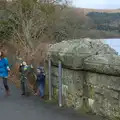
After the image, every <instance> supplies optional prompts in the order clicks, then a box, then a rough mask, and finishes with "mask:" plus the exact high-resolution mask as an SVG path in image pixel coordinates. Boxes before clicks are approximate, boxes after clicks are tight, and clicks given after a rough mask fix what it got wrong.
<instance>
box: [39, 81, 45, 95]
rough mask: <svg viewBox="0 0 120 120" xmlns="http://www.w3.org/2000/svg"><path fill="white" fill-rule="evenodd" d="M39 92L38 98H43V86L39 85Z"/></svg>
mask: <svg viewBox="0 0 120 120" xmlns="http://www.w3.org/2000/svg"><path fill="white" fill-rule="evenodd" d="M38 89H39V92H40V97H43V96H44V90H45V84H44V83H43V84H40V85H39V88H38Z"/></svg>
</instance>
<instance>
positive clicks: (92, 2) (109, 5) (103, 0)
mask: <svg viewBox="0 0 120 120" xmlns="http://www.w3.org/2000/svg"><path fill="white" fill-rule="evenodd" d="M72 2H73V5H74V6H76V7H82V8H95V9H96V8H97V9H118V8H120V0H72Z"/></svg>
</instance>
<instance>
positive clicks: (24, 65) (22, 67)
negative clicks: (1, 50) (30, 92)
mask: <svg viewBox="0 0 120 120" xmlns="http://www.w3.org/2000/svg"><path fill="white" fill-rule="evenodd" d="M27 71H28V65H27V63H26V62H23V63H22V64H21V65H20V67H19V72H20V73H21V75H20V80H21V89H22V94H21V95H25V93H26V81H27Z"/></svg>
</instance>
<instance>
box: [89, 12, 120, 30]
mask: <svg viewBox="0 0 120 120" xmlns="http://www.w3.org/2000/svg"><path fill="white" fill-rule="evenodd" d="M87 16H89V17H90V18H91V19H92V20H93V22H94V23H95V24H96V25H97V26H96V29H97V30H105V31H119V22H118V21H120V13H105V12H102V13H100V12H90V13H88V14H87Z"/></svg>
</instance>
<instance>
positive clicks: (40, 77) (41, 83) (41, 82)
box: [35, 67, 45, 98]
mask: <svg viewBox="0 0 120 120" xmlns="http://www.w3.org/2000/svg"><path fill="white" fill-rule="evenodd" d="M36 83H37V93H35V95H40V97H41V98H44V90H45V73H44V69H43V67H39V68H37V80H36Z"/></svg>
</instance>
